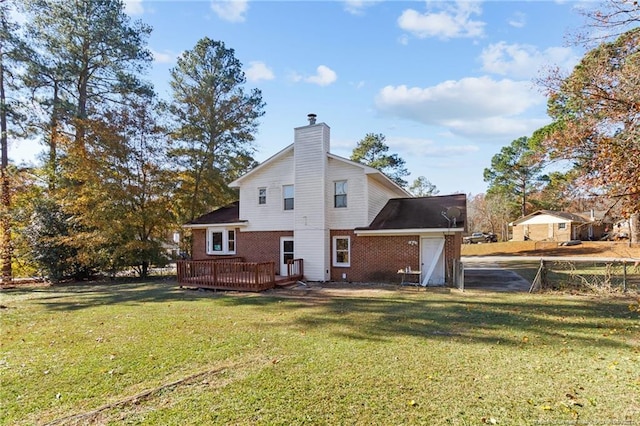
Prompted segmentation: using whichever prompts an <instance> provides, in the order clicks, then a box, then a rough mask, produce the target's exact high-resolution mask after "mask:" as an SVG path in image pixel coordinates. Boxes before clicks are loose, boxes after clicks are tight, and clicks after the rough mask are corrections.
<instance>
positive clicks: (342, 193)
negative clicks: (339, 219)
mask: <svg viewBox="0 0 640 426" xmlns="http://www.w3.org/2000/svg"><path fill="white" fill-rule="evenodd" d="M333 187H334V192H333V193H334V194H335V195H334V204H333V206H334V207H336V208H339V207H347V181H346V180H339V181H336V182H334V183H333Z"/></svg>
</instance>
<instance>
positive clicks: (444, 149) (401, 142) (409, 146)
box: [387, 137, 480, 157]
mask: <svg viewBox="0 0 640 426" xmlns="http://www.w3.org/2000/svg"><path fill="white" fill-rule="evenodd" d="M387 142H388V145H389V147H390V148H393V149H394V150H399V151H403V152H405V153H407V154H409V155H410V156H411V157H452V156H458V155H461V154H469V153H474V152H478V151H480V147H479V146H477V145H471V144H464V145H454V144H451V143H446V144H443V143H436V142H434V141H433V140H431V139H423V138H407V137H391V138H389V139H388V140H387Z"/></svg>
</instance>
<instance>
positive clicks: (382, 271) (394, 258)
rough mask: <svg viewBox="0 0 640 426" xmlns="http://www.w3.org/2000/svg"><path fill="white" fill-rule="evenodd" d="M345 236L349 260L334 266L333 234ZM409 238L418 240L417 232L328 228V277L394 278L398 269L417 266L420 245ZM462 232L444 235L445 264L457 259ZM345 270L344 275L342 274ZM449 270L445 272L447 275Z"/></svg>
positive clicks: (347, 279) (415, 268) (418, 263)
mask: <svg viewBox="0 0 640 426" xmlns="http://www.w3.org/2000/svg"><path fill="white" fill-rule="evenodd" d="M334 236H348V237H350V241H351V260H350V266H349V267H347V268H343V267H336V266H333V237H334ZM409 241H418V242H419V241H420V236H419V235H406V236H401V237H398V236H384V237H363V236H360V237H358V236H356V235H355V233H354V232H353V231H351V230H332V231H331V247H330V250H331V256H332V258H331V280H332V281H350V282H391V283H393V282H397V281H398V280H399V279H400V277H399V276H398V269H401V268H405V267H407V266H409V267H411V269H413V270H416V271H417V270H420V245H419V244H416V245H411V244H409ZM461 244H462V235H461V234H455V235H447V236H446V237H445V248H444V252H445V264H446V268H447V270H448V269H449V268H450V267H451V266H450V265H451V259H460V252H461V248H460V245H461ZM343 274H346V278H343V277H342V275H343ZM449 275H450V272H448V271H447V272H446V276H447V277H448V276H449Z"/></svg>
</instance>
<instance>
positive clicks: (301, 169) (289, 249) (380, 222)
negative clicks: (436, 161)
mask: <svg viewBox="0 0 640 426" xmlns="http://www.w3.org/2000/svg"><path fill="white" fill-rule="evenodd" d="M308 119H309V124H308V125H305V126H302V127H298V128H295V129H294V138H293V139H294V141H293V144H291V145H289V146H287V147H286V148H284V149H283V150H281V151H280V152H278V153H277V154H275V155H274V156H272V157H271V158H269V159H267V160H266V161H265V162H263V163H262V164H260V165H259V166H257V167H256V168H254V169H253V170H251V171H250V172H248V173H247V174H245V175H244V176H242V177H240V178H239V179H237V180H236V181H234V182H232V183H231V184H230V186H231V187H232V188H237V189H238V191H239V201H238V202H236V203H234V204H232V205H229V206H225V207H223V208H221V209H218V210H215V211H213V212H210V213H208V214H205V215H203V216H201V217H199V218H197V219H195V220H194V221H192V222H189V223H187V224H185V227H187V228H191V230H192V232H193V248H192V250H193V251H192V253H193V260H196V261H197V260H202V259H215V258H224V257H229V256H237V257H241V258H243V259H244V260H246V261H247V262H272V263H273V264H274V265H275V272H276V274H279V275H285V274H287V273H288V269H287V268H290V264H291V261H292V260H294V259H301V261H302V262H304V278H305V279H307V280H310V281H354V282H367V281H387V282H393V281H394V280H398V279H399V277H398V270H399V269H404V268H411V269H412V270H413V271H420V276H419V279H420V283H422V284H423V285H428V284H434V285H442V284H444V283H445V282H446V281H447V280H450V278H451V275H452V272H453V264H454V263H455V260H459V257H460V245H461V241H462V233H463V232H464V230H465V218H466V196H465V195H464V194H455V195H450V196H438V197H420V198H414V197H411V195H410V194H409V193H407V192H406V191H405V190H404V189H403V188H401V187H399V186H398V185H397V184H396V183H395V182H394V181H392V180H391V179H389V178H387V177H386V176H385V175H384V174H382V173H381V172H379V171H378V170H376V169H373V168H371V167H368V166H366V165H363V164H360V163H357V162H353V161H351V160H348V159H345V158H342V157H339V156H337V155H334V154H331V152H330V128H329V126H327V125H326V124H325V123H316V120H315V115H313V114H310V115H309V116H308Z"/></svg>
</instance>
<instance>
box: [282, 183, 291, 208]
mask: <svg viewBox="0 0 640 426" xmlns="http://www.w3.org/2000/svg"><path fill="white" fill-rule="evenodd" d="M293 197H294V189H293V185H284V186H283V187H282V199H283V200H284V204H283V205H284V209H285V210H293Z"/></svg>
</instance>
